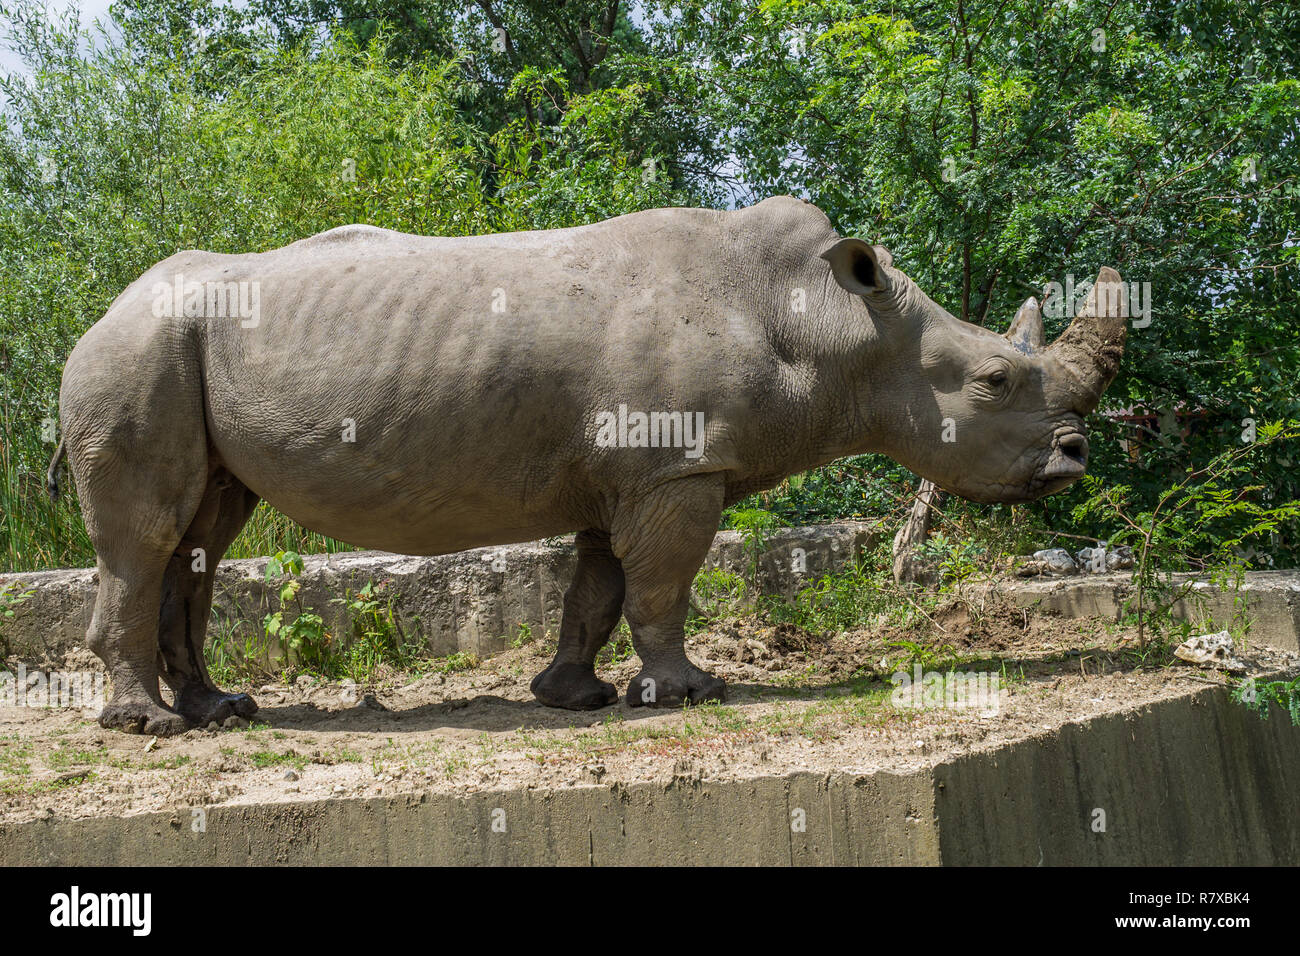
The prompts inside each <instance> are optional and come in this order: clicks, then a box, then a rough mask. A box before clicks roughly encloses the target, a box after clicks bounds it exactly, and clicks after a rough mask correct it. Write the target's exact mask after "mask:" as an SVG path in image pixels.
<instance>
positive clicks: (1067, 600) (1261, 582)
mask: <svg viewBox="0 0 1300 956" xmlns="http://www.w3.org/2000/svg"><path fill="white" fill-rule="evenodd" d="M1190 577H1191V576H1190V575H1186V574H1177V575H1174V576H1173V580H1174V581H1175V582H1183V581H1187V580H1189V579H1190ZM999 587H1000V589H1001V590H1002V591H1004V592H1005V593H1006V594H1008V595H1009V596H1010V597H1011V598H1012V599H1013V600H1014V601H1015V602H1016V603H1017V604H1019V605H1020V606H1021V607H1029V606H1031V605H1037V606H1039V607H1042V608H1044V609H1046V610H1049V611H1054V612H1055V613H1057V614H1060V615H1061V616H1062V617H1101V618H1108V619H1111V620H1117V619H1118V618H1119V615H1120V613H1121V611H1122V609H1123V606H1124V602H1125V600H1126V599H1127V598H1128V596H1129V594H1130V593H1131V591H1132V584H1131V582H1130V579H1129V572H1126V571H1125V572H1115V573H1110V574H1079V575H1070V576H1068V577H1063V578H1058V577H1042V578H1032V579H1028V580H1024V581H1016V582H1012V583H1007V584H1002V585H1000V586H999ZM1242 592H1243V594H1244V596H1245V598H1246V601H1247V609H1248V615H1249V617H1250V619H1251V631H1250V639H1251V640H1255V641H1258V642H1260V643H1262V644H1269V645H1271V646H1273V647H1277V648H1281V649H1283V650H1289V651H1300V571H1251V572H1249V573H1247V574H1246V580H1245V583H1244V585H1243V589H1242ZM1196 593H1197V595H1199V597H1198V598H1197V599H1188V600H1185V601H1183V602H1182V603H1181V604H1179V605H1178V606H1177V607H1175V608H1174V613H1175V615H1176V616H1178V617H1180V618H1189V617H1190V618H1192V619H1194V620H1195V619H1198V618H1201V617H1204V616H1207V615H1208V616H1209V617H1211V618H1213V620H1214V621H1215V622H1216V623H1218V624H1219V625H1220V626H1226V625H1227V623H1228V622H1230V621H1231V620H1232V617H1233V601H1234V598H1235V596H1234V595H1233V593H1232V592H1231V591H1223V590H1220V589H1217V588H1214V587H1211V586H1210V585H1209V584H1207V583H1205V582H1197V588H1196Z"/></svg>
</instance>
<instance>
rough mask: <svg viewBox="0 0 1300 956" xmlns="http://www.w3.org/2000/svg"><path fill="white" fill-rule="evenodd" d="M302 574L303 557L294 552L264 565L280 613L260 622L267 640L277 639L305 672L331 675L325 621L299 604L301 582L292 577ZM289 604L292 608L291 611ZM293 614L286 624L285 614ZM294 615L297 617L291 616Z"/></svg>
mask: <svg viewBox="0 0 1300 956" xmlns="http://www.w3.org/2000/svg"><path fill="white" fill-rule="evenodd" d="M301 573H302V556H301V555H299V554H298V552H296V551H277V552H276V553H275V556H274V557H272V558H271V559H270V560H269V561H268V562H267V564H266V573H265V575H264V578H265V580H266V583H267V584H268V585H270V586H272V587H277V588H278V590H277V592H276V596H277V597H278V598H279V601H280V609H279V610H278V611H274V612H272V613H271V614H268V615H266V617H264V618H263V619H262V627H263V629H264V630H265V631H266V633H267V635H268V636H269V637H273V638H278V639H279V640H280V642H281V643H282V644H283V645H284V647H285V650H286V652H292V653H293V654H295V655H296V656H297V658H298V662H299V663H300V664H301V665H302V666H303V667H304V668H306V669H307V670H311V671H314V672H316V673H318V674H322V675H331V674H333V673H334V672H335V670H336V663H335V661H334V653H333V651H332V649H331V648H330V639H329V635H327V634H326V633H325V620H324V619H323V618H322V617H321V616H320V615H319V614H317V613H315V612H314V611H312V610H311V609H309V608H307V607H305V606H304V605H303V603H302V597H301V595H300V592H301V590H302V582H301V581H299V580H298V579H297V578H295V577H294V575H296V574H301ZM291 602H292V605H293V607H292V608H290V603H291ZM286 612H287V613H288V614H293V617H292V620H286V617H287V613H286ZM294 612H296V613H294Z"/></svg>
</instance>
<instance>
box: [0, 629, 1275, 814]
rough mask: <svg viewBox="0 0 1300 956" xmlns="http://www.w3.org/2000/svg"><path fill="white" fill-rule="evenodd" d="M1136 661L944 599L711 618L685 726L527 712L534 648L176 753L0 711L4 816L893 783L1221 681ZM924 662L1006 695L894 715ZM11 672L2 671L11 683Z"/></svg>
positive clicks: (632, 666)
mask: <svg viewBox="0 0 1300 956" xmlns="http://www.w3.org/2000/svg"><path fill="white" fill-rule="evenodd" d="M899 641H908V642H911V643H912V645H913V647H912V648H907V649H904V648H902V647H900V646H898V644H897V643H896V642H899ZM1134 647H1135V640H1134V636H1133V635H1132V634H1131V633H1129V632H1126V631H1123V630H1120V629H1118V628H1116V627H1114V626H1113V625H1108V624H1104V623H1102V622H1099V621H1086V620H1073V619H1071V620H1065V619H1059V618H1053V617H1048V616H1043V615H1036V614H1031V613H1028V612H1025V611H1021V610H1018V609H1015V608H1011V607H1008V606H1005V605H998V604H988V605H986V606H984V607H983V608H982V609H975V608H970V607H967V606H964V605H958V604H954V605H948V606H946V607H944V608H942V609H941V610H940V611H938V612H937V613H935V614H933V615H932V623H927V624H925V625H924V626H923V627H919V628H914V629H911V630H906V631H904V630H899V629H883V630H878V631H854V632H849V633H841V634H830V633H826V634H810V633H807V632H804V631H801V630H799V629H797V628H794V627H792V626H788V625H782V626H780V627H771V626H766V625H763V624H761V623H760V622H758V621H757V620H756V619H754V618H743V619H733V620H729V621H727V622H724V623H721V624H719V625H716V626H714V627H713V628H711V629H710V630H708V631H705V632H702V633H699V634H697V635H695V636H694V637H692V638H691V639H690V641H689V646H688V650H689V652H690V654H691V656H692V658H693V659H694V660H695V661H696V662H697V663H698V664H700V665H701V666H703V667H706V668H707V669H709V670H711V671H713V672H714V673H716V674H718V675H719V676H722V677H724V678H725V679H726V680H727V681H728V685H729V687H728V692H729V698H728V701H727V703H726V704H724V705H714V706H706V707H699V708H692V709H689V710H673V711H650V710H646V709H633V708H629V707H627V705H626V704H625V703H624V702H622V701H620V702H619V703H618V704H617V705H615V706H612V707H606V708H604V709H602V710H598V711H592V712H587V713H572V712H567V711H556V710H550V709H548V708H545V707H542V706H540V705H538V704H536V703H535V702H534V701H533V700H532V696H531V694H529V692H528V682H529V680H530V679H531V678H532V676H533V675H534V674H536V673H537V672H538V671H540V670H541V669H542V668H543V667H544V666H545V665H546V663H547V662H548V661H549V659H550V654H551V652H552V651H553V649H554V648H553V644H551V643H550V642H547V641H536V642H534V643H531V644H528V645H525V646H523V647H520V648H515V649H511V650H507V651H505V652H503V653H502V654H500V655H498V656H496V657H493V658H491V659H490V660H487V661H485V662H482V663H481V664H479V665H478V666H476V667H474V668H472V669H468V670H459V671H449V672H445V673H444V672H437V671H435V672H430V673H426V674H424V675H423V676H418V677H417V676H414V675H411V674H392V675H390V676H389V677H388V678H387V679H384V680H380V681H377V682H375V683H374V684H373V685H369V686H366V687H355V686H349V685H346V684H340V683H321V682H318V681H316V680H314V679H312V678H309V677H300V678H298V679H297V680H296V681H295V682H293V683H291V684H281V683H271V684H264V685H254V686H249V687H244V688H238V689H242V690H247V691H250V692H251V693H253V694H254V695H255V696H256V698H257V700H258V702H259V703H260V704H261V710H260V712H259V713H258V714H257V715H256V718H255V719H254V721H253V724H252V726H251V727H229V728H222V729H218V730H212V729H202V730H193V731H190V732H189V733H187V734H185V735H183V736H181V737H177V738H172V739H161V740H155V739H151V738H145V737H132V736H127V735H123V734H119V733H116V732H111V731H105V730H102V729H101V728H100V727H99V726H98V724H96V723H95V722H94V716H95V715H94V713H93V712H87V711H81V710H70V709H62V710H59V709H49V710H43V709H31V708H19V707H0V820H4V821H7V822H19V821H23V820H30V819H34V818H38V817H49V816H54V815H58V816H64V817H82V816H97V815H109V814H113V815H122V814H131V813H140V812H146V811H161V810H167V809H179V808H183V807H191V806H199V805H212V804H217V803H258V802H271V801H288V800H313V799H326V798H331V797H339V796H349V797H357V796H380V795H384V796H393V795H400V794H406V793H421V792H451V793H464V792H471V791H476V790H484V789H493V790H496V789H502V788H507V787H510V788H523V787H541V788H563V787H569V786H574V785H575V784H582V783H592V782H601V783H614V782H619V783H634V782H639V781H665V782H666V781H668V780H670V779H672V778H674V777H687V778H740V777H747V776H754V775H760V774H761V775H770V774H778V773H783V772H788V771H793V770H813V771H818V772H830V771H842V772H866V771H871V770H875V769H881V768H888V769H891V770H896V771H901V770H907V769H911V768H914V767H916V766H918V765H923V764H931V763H935V762H938V761H941V760H943V759H945V758H946V757H949V756H951V755H953V754H956V753H959V752H969V751H972V750H979V749H983V748H988V747H995V746H998V745H1000V744H1002V743H1005V742H1007V741H1010V740H1017V739H1023V738H1026V737H1033V736H1036V735H1047V734H1051V733H1054V732H1055V730H1056V728H1058V727H1059V726H1060V725H1061V724H1063V723H1067V722H1072V721H1079V720H1083V719H1087V718H1089V717H1091V716H1095V715H1098V714H1102V713H1107V712H1112V711H1117V710H1124V709H1129V708H1133V707H1138V706H1141V705H1142V704H1144V703H1147V702H1151V701H1155V700H1159V699H1162V698H1164V697H1168V696H1173V695H1176V694H1179V693H1182V692H1185V691H1186V690H1188V689H1189V688H1194V687H1198V686H1202V685H1203V682H1212V683H1222V682H1223V675H1221V674H1218V673H1216V672H1214V671H1207V670H1203V669H1199V668H1196V667H1192V666H1189V665H1187V664H1184V663H1182V662H1173V663H1170V664H1162V663H1154V664H1151V663H1149V664H1148V665H1147V666H1138V664H1137V655H1136V654H1134V653H1132V650H1131V649H1133V648H1134ZM917 648H919V649H922V650H923V651H924V652H925V653H928V654H932V655H937V661H938V662H935V663H927V664H926V669H927V670H941V671H946V670H947V669H948V665H947V664H946V663H941V662H942V661H944V660H945V659H948V658H951V657H952V656H953V655H956V656H957V657H958V658H959V660H960V663H958V664H957V665H956V666H957V669H958V670H961V671H972V670H974V671H978V670H996V671H997V672H998V673H999V675H1000V679H1001V680H1002V682H1003V683H1002V686H1003V688H1004V691H1005V692H1004V693H1003V695H1002V696H1001V697H1000V698H999V701H998V706H997V708H996V711H997V712H996V713H991V712H989V710H991V708H976V707H968V708H951V707H949V708H930V709H912V708H899V707H896V706H894V704H893V703H892V702H891V695H892V692H893V686H892V685H891V684H890V683H889V676H890V674H892V673H893V672H894V671H895V670H897V669H899V667H900V666H901V667H903V668H906V669H909V670H910V661H909V660H908V657H909V655H910V654H911V653H912V652H913V650H914V649H917ZM623 650H624V655H623V656H621V657H620V656H619V655H617V654H615V655H612V656H613V657H614V659H612V660H610V659H606V660H604V661H603V663H602V664H601V666H600V668H599V672H600V675H601V676H602V677H603V678H604V679H605V680H609V681H612V682H613V683H614V684H615V685H616V686H618V687H619V688H620V690H622V689H623V688H625V687H626V685H627V682H628V681H629V680H630V679H631V678H632V677H633V676H634V675H635V674H636V672H637V671H638V669H639V667H638V664H637V660H636V658H635V656H632V655H630V653H628V649H627V648H626V647H624V649H623ZM604 656H605V657H606V658H609V657H611V654H610V648H607V649H606V652H605V655H604ZM1165 656H1166V657H1167V655H1165ZM1242 656H1243V657H1244V658H1245V659H1246V661H1247V664H1248V666H1249V669H1250V673H1252V674H1264V673H1275V672H1277V671H1279V670H1287V671H1294V670H1295V669H1296V668H1297V667H1300V660H1298V659H1297V658H1296V656H1295V655H1291V654H1286V653H1283V652H1278V651H1272V650H1270V649H1267V648H1261V647H1254V648H1251V649H1250V650H1249V651H1247V652H1245V653H1243V654H1242ZM927 660H929V658H927ZM16 663H17V662H16V661H10V662H8V667H9V669H10V670H11V671H12V670H13V669H14V667H15V666H16ZM27 663H28V666H29V667H31V666H33V664H36V665H38V666H43V667H45V668H63V669H72V668H80V669H86V668H89V667H93V666H97V663H98V662H97V661H96V660H95V659H94V658H93V656H91V655H90V654H89V653H88V652H79V653H78V654H76V655H74V659H72V660H67V661H57V662H48V661H47V662H27ZM232 689H234V688H232Z"/></svg>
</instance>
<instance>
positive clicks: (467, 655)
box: [434, 651, 482, 674]
mask: <svg viewBox="0 0 1300 956" xmlns="http://www.w3.org/2000/svg"><path fill="white" fill-rule="evenodd" d="M481 663H482V661H480V660H479V657H478V655H477V654H473V653H471V652H469V651H457V652H456V653H454V654H448V655H447V656H446V657H444V658H443V659H442V661H441V662H436V664H435V667H434V670H436V671H440V672H441V673H443V674H450V673H452V672H453V671H472V670H473V669H474V668H476V667H478V666H479V664H481Z"/></svg>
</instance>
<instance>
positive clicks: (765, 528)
mask: <svg viewBox="0 0 1300 956" xmlns="http://www.w3.org/2000/svg"><path fill="white" fill-rule="evenodd" d="M731 526H732V527H733V528H734V529H735V530H737V531H739V532H740V534H741V537H742V538H743V539H744V550H745V555H746V557H747V558H748V560H749V585H750V589H751V590H752V591H753V592H754V593H755V594H757V593H758V573H759V571H760V570H761V567H762V565H761V562H762V560H763V555H764V554H765V553H766V552H767V547H768V535H769V534H771V532H773V531H775V530H776V529H777V528H782V527H785V522H784V521H782V520H781V519H780V518H778V517H777V516H776V515H774V514H772V512H770V511H764V510H763V509H762V508H741V509H738V510H736V511H733V512H731Z"/></svg>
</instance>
